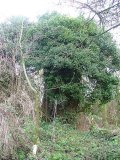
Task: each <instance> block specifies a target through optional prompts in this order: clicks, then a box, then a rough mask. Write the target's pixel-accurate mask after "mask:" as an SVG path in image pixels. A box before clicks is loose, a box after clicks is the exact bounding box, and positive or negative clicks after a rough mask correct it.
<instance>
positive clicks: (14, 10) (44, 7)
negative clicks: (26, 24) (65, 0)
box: [0, 0, 77, 22]
mask: <svg viewBox="0 0 120 160" xmlns="http://www.w3.org/2000/svg"><path fill="white" fill-rule="evenodd" d="M57 2H58V0H0V22H1V21H4V20H5V19H6V18H8V17H11V16H26V17H29V18H30V20H35V19H36V17H37V16H38V15H42V14H44V13H46V12H51V11H54V10H57V11H58V12H62V13H65V14H70V15H73V16H76V15H77V13H76V12H75V11H73V10H71V8H70V7H65V6H64V7H63V6H60V5H59V6H58V5H55V4H57Z"/></svg>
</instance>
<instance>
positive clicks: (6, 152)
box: [0, 60, 34, 160]
mask: <svg viewBox="0 0 120 160" xmlns="http://www.w3.org/2000/svg"><path fill="white" fill-rule="evenodd" d="M8 64H9V65H8ZM6 75H7V76H8V75H9V76H8V77H6ZM13 79H16V77H15V74H14V68H13V67H12V66H11V63H10V62H9V63H7V62H6V61H4V60H2V61H0V159H5V160H7V159H9V160H10V159H13V158H14V159H16V160H17V155H16V150H17V149H18V148H23V149H24V150H26V149H27V150H29V149H30V147H31V146H32V144H31V143H32V142H30V140H29V137H28V136H27V135H26V134H25V133H24V130H23V129H22V126H23V125H24V123H25V120H26V118H32V119H33V118H34V108H33V102H32V100H31V98H30V95H29V94H28V92H27V91H26V89H25V83H24V81H23V82H22V83H21V84H22V85H21V86H20V87H19V88H17V87H18V86H17V85H16V84H15V82H13ZM6 84H7V85H6ZM4 85H5V86H4ZM13 87H14V88H13Z"/></svg>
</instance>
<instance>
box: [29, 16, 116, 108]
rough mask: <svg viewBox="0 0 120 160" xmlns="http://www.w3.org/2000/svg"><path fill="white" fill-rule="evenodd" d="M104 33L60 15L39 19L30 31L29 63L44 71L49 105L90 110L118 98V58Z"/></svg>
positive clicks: (86, 22) (89, 23) (96, 28)
mask: <svg viewBox="0 0 120 160" xmlns="http://www.w3.org/2000/svg"><path fill="white" fill-rule="evenodd" d="M101 33H102V30H101V29H100V28H98V27H97V25H96V24H95V23H94V22H93V21H88V20H85V19H84V18H83V17H78V18H69V17H66V16H61V15H58V14H52V15H44V16H43V17H40V19H39V22H38V24H37V25H35V26H33V27H31V28H30V29H29V30H28V33H27V35H28V38H29V39H30V40H31V37H32V39H33V41H34V43H33V46H32V47H31V53H30V57H29V60H27V63H28V64H29V65H33V66H35V67H36V69H40V68H44V70H45V86H46V89H47V96H48V99H49V100H50V101H54V100H55V99H57V100H58V104H61V103H63V104H64V105H65V104H67V105H68V104H70V103H71V102H72V103H73V102H74V103H75V104H77V105H79V106H86V104H87V106H88V105H89V104H91V103H93V102H96V101H100V102H101V103H106V102H108V101H109V100H111V99H112V98H113V97H114V96H115V89H116V85H117V84H118V80H117V78H115V77H114V76H113V72H115V71H116V70H117V69H118V68H119V55H118V52H117V49H116V46H115V44H114V42H113V41H112V38H111V36H110V34H108V33H107V34H104V35H100V34H101ZM34 37H35V38H34Z"/></svg>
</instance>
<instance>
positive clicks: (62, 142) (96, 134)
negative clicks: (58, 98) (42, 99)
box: [19, 120, 120, 160]
mask: <svg viewBox="0 0 120 160" xmlns="http://www.w3.org/2000/svg"><path fill="white" fill-rule="evenodd" d="M29 125H30V124H29ZM29 125H28V126H29ZM25 130H26V132H28V133H29V127H27V126H26V127H25ZM31 138H32V137H31ZM40 139H41V142H40V146H39V148H40V150H39V153H38V160H120V147H119V146H120V136H119V133H118V134H113V133H111V132H110V131H108V130H98V129H93V130H92V131H90V132H84V133H81V132H80V131H77V130H75V129H74V128H73V127H72V126H70V125H68V124H61V123H60V122H59V121H58V120H56V122H55V123H45V122H43V123H42V126H41V135H40ZM19 156H20V155H19ZM19 159H20V160H22V159H24V158H23V157H22V156H21V157H19ZM30 159H31V160H33V158H30Z"/></svg>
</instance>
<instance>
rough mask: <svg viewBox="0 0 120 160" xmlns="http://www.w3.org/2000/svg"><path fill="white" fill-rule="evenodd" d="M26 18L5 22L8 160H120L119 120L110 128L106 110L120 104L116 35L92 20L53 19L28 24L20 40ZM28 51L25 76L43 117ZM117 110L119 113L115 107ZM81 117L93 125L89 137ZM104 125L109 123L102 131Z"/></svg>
mask: <svg viewBox="0 0 120 160" xmlns="http://www.w3.org/2000/svg"><path fill="white" fill-rule="evenodd" d="M22 19H23V18H20V17H19V18H12V19H11V21H10V22H6V23H3V24H0V34H1V37H0V159H3V160H7V159H9V160H25V159H26V160H28V159H29V160H34V159H38V160H72V159H74V160H97V159H98V160H114V159H115V160H117V159H120V149H119V145H120V141H119V138H120V129H119V124H118V122H119V120H117V123H116V122H115V123H111V126H110V125H109V122H108V117H107V114H108V108H107V107H106V106H107V104H106V103H107V102H110V101H111V100H112V99H114V101H115V98H116V97H117V99H118V98H119V93H118V90H119V79H118V77H117V76H116V75H115V74H116V72H117V71H119V69H120V68H119V67H120V55H119V51H118V49H117V47H116V45H115V43H114V42H113V40H112V37H111V35H110V34H109V33H105V34H101V33H102V29H101V28H100V27H98V26H97V25H96V23H95V22H94V21H92V20H91V21H90V20H86V19H84V18H83V17H81V16H80V17H78V18H70V17H66V16H61V15H59V14H56V13H53V14H51V15H48V14H46V15H44V16H42V17H40V18H39V20H38V22H36V23H30V22H29V21H28V20H27V19H25V20H24V23H23V26H22V27H23V33H22V36H21V38H20V30H21V22H22ZM19 43H20V44H19ZM20 46H22V47H20ZM20 51H21V57H22V58H23V59H22V60H23V61H24V60H25V63H26V64H25V65H26V66H27V68H24V70H25V71H24V73H26V74H28V76H29V78H30V81H31V84H32V86H33V87H34V88H35V89H36V88H37V92H35V93H36V94H35V95H37V98H39V106H40V114H39V111H38V109H37V110H35V109H34V104H35V101H34V94H33V93H32V92H31V90H30V89H29V87H28V84H27V82H26V79H25V77H24V74H23V68H22V67H21V58H20ZM43 70H44V77H41V75H43ZM41 73H42V74H41ZM40 80H41V81H40ZM43 80H44V82H43ZM41 82H42V83H41ZM41 90H42V91H41ZM43 94H44V101H43V106H42V109H43V113H41V104H42V96H43ZM37 100H38V99H37ZM37 102H38V101H37ZM101 106H102V107H101ZM100 107H101V109H100ZM112 107H113V106H112ZM100 110H102V112H101V113H102V114H101V115H99V113H97V112H98V111H99V112H100ZM110 112H113V113H112V115H113V114H114V115H117V114H116V113H117V112H118V113H119V111H116V110H115V109H112V108H111V110H110ZM36 113H37V115H38V116H39V117H38V116H37V117H36ZM80 113H81V115H82V114H84V116H83V121H84V120H86V125H87V123H88V130H87V131H85V132H83V131H79V130H78V128H79V127H77V122H76V121H77V119H79V118H81V117H82V116H81V117H80ZM93 114H96V115H93ZM42 115H43V119H42V122H41V117H42ZM117 118H119V116H118V115H117ZM109 119H110V118H109ZM75 120H76V121H75ZM80 121H82V119H80ZM98 121H99V122H98ZM103 121H104V122H105V124H107V125H104V124H102V127H101V125H99V123H101V122H103ZM34 122H35V123H34ZM40 123H41V125H40ZM81 123H84V124H85V122H81ZM35 124H36V125H35ZM78 125H80V124H78ZM36 126H38V127H36ZM39 127H40V129H39ZM105 127H106V128H105ZM36 129H37V130H36ZM35 131H37V138H36V135H35ZM38 133H39V135H38ZM38 138H39V139H40V143H39V144H38V145H39V147H38V152H37V155H36V156H35V155H34V156H33V154H32V146H33V145H34V141H35V140H36V141H37V140H38Z"/></svg>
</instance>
